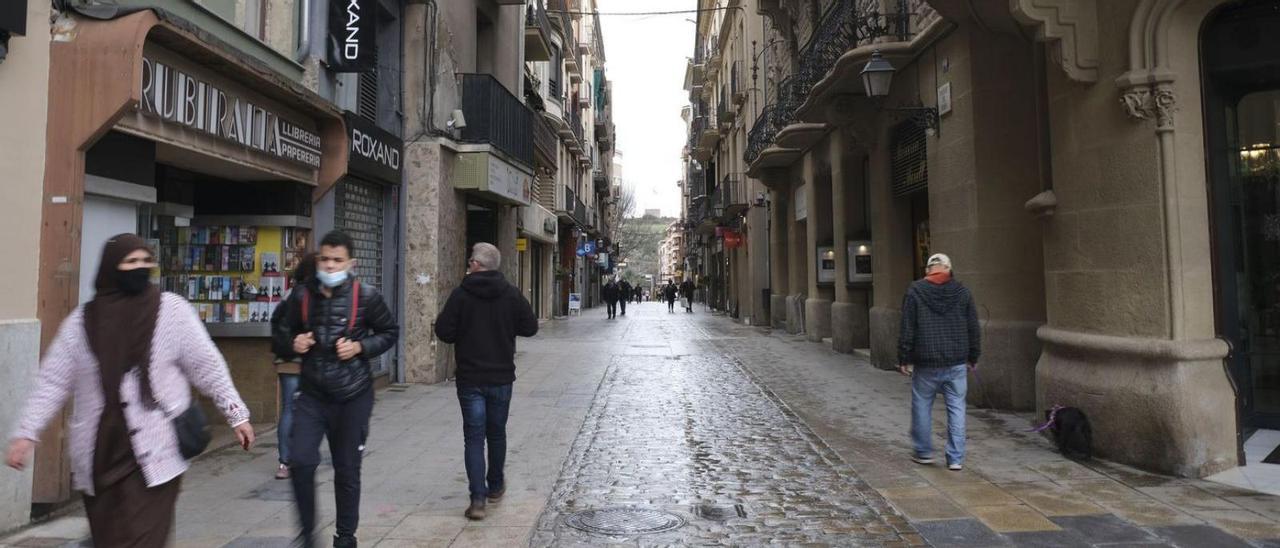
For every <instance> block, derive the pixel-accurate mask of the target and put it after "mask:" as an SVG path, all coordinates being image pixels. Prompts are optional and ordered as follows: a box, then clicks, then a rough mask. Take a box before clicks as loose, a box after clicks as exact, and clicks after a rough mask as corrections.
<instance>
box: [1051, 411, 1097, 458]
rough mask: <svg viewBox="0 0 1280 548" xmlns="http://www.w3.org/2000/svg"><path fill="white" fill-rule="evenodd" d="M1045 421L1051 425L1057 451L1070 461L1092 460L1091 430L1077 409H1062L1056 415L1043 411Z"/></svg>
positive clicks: (1087, 418) (1087, 420) (1085, 417)
mask: <svg viewBox="0 0 1280 548" xmlns="http://www.w3.org/2000/svg"><path fill="white" fill-rule="evenodd" d="M1044 415H1045V420H1048V421H1051V422H1052V423H1053V424H1052V426H1051V428H1050V429H1051V430H1052V431H1053V440H1054V441H1055V442H1056V443H1057V444H1058V451H1061V452H1062V454H1063V455H1064V456H1066V457H1067V458H1069V459H1072V460H1089V459H1091V458H1093V428H1092V427H1090V426H1089V417H1087V416H1085V414H1084V411H1081V410H1080V408H1078V407H1063V408H1061V409H1058V411H1057V412H1056V413H1054V412H1053V411H1045V412H1044Z"/></svg>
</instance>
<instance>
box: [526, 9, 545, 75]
mask: <svg viewBox="0 0 1280 548" xmlns="http://www.w3.org/2000/svg"><path fill="white" fill-rule="evenodd" d="M524 24H525V38H524V43H525V61H550V60H551V51H550V50H551V20H550V19H548V18H547V8H546V6H544V5H543V1H542V0H536V1H535V2H532V3H530V4H529V6H528V8H527V9H526V12H525V23H524Z"/></svg>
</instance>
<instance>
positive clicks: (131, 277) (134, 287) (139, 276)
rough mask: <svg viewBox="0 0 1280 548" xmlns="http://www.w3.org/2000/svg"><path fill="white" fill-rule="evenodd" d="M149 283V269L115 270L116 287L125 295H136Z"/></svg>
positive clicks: (144, 289)
mask: <svg viewBox="0 0 1280 548" xmlns="http://www.w3.org/2000/svg"><path fill="white" fill-rule="evenodd" d="M150 285H151V269H149V268H135V269H133V270H117V271H116V287H119V288H120V291H121V292H123V293H124V294H125V295H138V294H141V293H142V292H143V291H146V289H147V287H148V286H150Z"/></svg>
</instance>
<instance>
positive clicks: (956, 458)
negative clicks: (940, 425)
mask: <svg viewBox="0 0 1280 548" xmlns="http://www.w3.org/2000/svg"><path fill="white" fill-rule="evenodd" d="M966 368H967V367H966V366H965V365H964V364H961V365H953V366H951V367H917V368H915V373H914V374H912V376H911V443H912V444H913V445H914V446H915V452H916V456H917V457H932V456H933V400H934V397H936V396H937V395H938V392H942V396H943V398H944V399H945V401H946V404H947V463H948V464H964V397H965V393H966V392H967V391H968V373H967V371H966Z"/></svg>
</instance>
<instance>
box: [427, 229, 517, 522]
mask: <svg viewBox="0 0 1280 548" xmlns="http://www.w3.org/2000/svg"><path fill="white" fill-rule="evenodd" d="M501 261H502V255H501V254H499V253H498V248H496V247H494V246H493V245H492V244H487V243H479V244H476V245H475V246H474V247H473V248H472V251H471V259H470V261H469V262H468V265H469V266H468V269H467V276H466V277H465V278H463V279H462V285H461V286H460V287H458V288H457V289H454V290H453V293H452V294H450V295H449V300H448V302H446V303H445V305H444V310H443V311H441V312H440V316H439V317H437V318H436V330H435V331H436V336H437V337H439V338H440V340H441V341H444V342H446V343H450V344H453V345H454V346H453V354H454V359H455V360H456V361H457V365H458V369H457V379H458V403H459V404H460V405H461V407H462V434H463V442H464V446H465V449H464V457H465V458H464V460H465V463H466V468H467V481H468V484H469V490H470V493H471V504H470V506H468V507H467V510H466V512H465V515H466V516H467V518H468V519H473V520H481V519H484V518H485V503H486V501H487V502H491V503H497V502H498V501H500V500H502V495H504V494H505V493H506V492H507V484H506V478H505V476H504V468H505V466H506V458H507V413H508V412H509V411H510V407H511V387H512V384H513V383H514V382H515V380H516V362H515V355H516V337H517V336H520V337H532V336H534V335H537V334H538V318H537V316H534V314H533V308H532V307H530V306H529V301H527V300H525V298H524V296H522V295H521V294H520V290H519V289H518V288H516V287H515V286H513V285H511V284H510V283H508V282H507V280H506V278H504V277H503V276H502V273H501V272H498V267H499V266H500V265H501ZM486 441H487V442H488V446H489V459H488V472H487V473H486V471H485V443H486Z"/></svg>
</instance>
